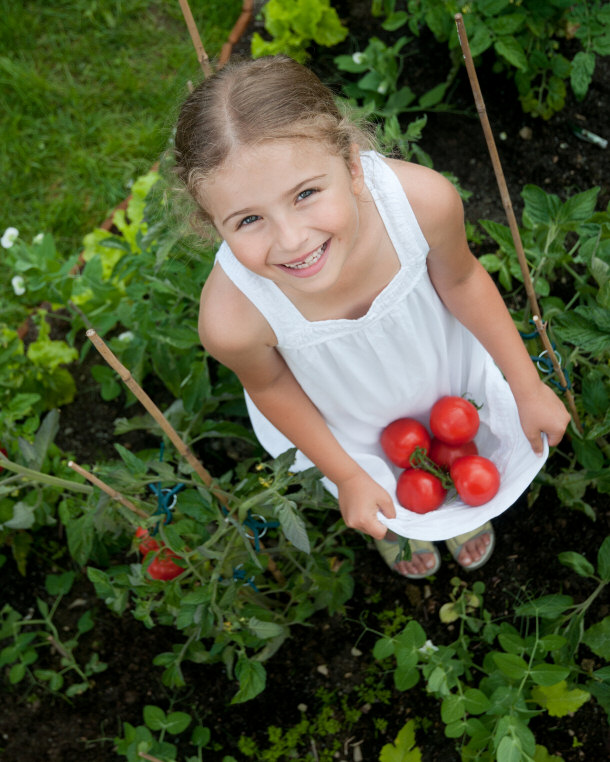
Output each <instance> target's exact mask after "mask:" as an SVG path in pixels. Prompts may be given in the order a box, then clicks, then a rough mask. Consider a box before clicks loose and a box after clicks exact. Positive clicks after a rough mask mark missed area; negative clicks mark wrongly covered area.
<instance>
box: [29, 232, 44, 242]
mask: <svg viewBox="0 0 610 762" xmlns="http://www.w3.org/2000/svg"><path fill="white" fill-rule="evenodd" d="M43 238H44V233H38V235H35V236H34V238H32V243H42V239H43Z"/></svg>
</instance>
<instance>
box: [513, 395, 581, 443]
mask: <svg viewBox="0 0 610 762" xmlns="http://www.w3.org/2000/svg"><path fill="white" fill-rule="evenodd" d="M517 407H518V408H519V418H520V420H521V426H522V427H523V431H524V433H525V436H526V437H527V438H528V440H529V442H530V444H531V446H532V449H533V451H534V452H535V453H536V454H537V455H542V452H543V449H544V447H543V444H542V437H541V433H542V432H544V433H545V434H546V435H547V438H548V440H549V446H550V447H554V446H555V445H558V444H559V442H561V439H562V437H563V435H564V432H565V430H566V428H567V425H568V423H569V422H570V414H569V413H568V411H567V410H566V408H565V406H564V404H563V402H562V401H561V400H560V399H559V397H558V396H557V395H556V394H555V392H554V391H553V390H552V389H551V387H550V386H547V385H546V384H545V383H543V382H542V381H539V383H538V385H537V386H535V387H534V388H533V389H532V390H531V391H530V392H528V394H526V395H524V396H523V397H520V398H518V399H517Z"/></svg>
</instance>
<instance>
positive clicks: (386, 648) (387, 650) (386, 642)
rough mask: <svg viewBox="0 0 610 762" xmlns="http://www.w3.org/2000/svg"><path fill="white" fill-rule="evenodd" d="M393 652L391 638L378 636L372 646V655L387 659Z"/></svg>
mask: <svg viewBox="0 0 610 762" xmlns="http://www.w3.org/2000/svg"><path fill="white" fill-rule="evenodd" d="M393 653H394V641H393V640H392V638H380V639H379V640H378V641H377V642H376V643H375V645H374V647H373V656H374V657H375V658H376V659H379V660H380V661H381V660H382V659H387V658H388V657H389V656H392V654H393Z"/></svg>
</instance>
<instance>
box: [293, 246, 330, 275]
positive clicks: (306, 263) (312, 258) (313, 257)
mask: <svg viewBox="0 0 610 762" xmlns="http://www.w3.org/2000/svg"><path fill="white" fill-rule="evenodd" d="M325 249H326V243H323V244H322V246H320V248H319V249H316V250H315V251H314V252H312V253H311V254H310V255H309V256H308V257H307V258H306V259H304V260H303V261H302V262H298V263H297V264H295V265H284V267H289V268H290V269H291V270H304V269H305V268H306V267H311V266H312V265H315V263H316V262H317V261H318V259H320V257H321V256H322V254H324V251H325Z"/></svg>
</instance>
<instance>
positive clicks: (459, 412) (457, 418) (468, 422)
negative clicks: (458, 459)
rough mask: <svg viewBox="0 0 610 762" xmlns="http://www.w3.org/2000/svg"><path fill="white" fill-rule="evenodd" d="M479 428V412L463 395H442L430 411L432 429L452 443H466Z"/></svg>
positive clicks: (437, 436) (446, 441) (437, 435)
mask: <svg viewBox="0 0 610 762" xmlns="http://www.w3.org/2000/svg"><path fill="white" fill-rule="evenodd" d="M478 430H479V413H478V412H477V409H476V407H475V406H474V405H473V404H472V402H469V401H468V400H465V399H464V398H463V397H441V398H440V400H438V401H437V402H435V403H434V405H433V406H432V410H431V411H430V431H431V432H432V433H433V434H434V436H435V437H436V438H437V439H440V440H441V441H442V442H445V443H446V444H450V445H459V444H466V442H470V441H471V440H473V439H474V437H475V434H476V433H477V431H478Z"/></svg>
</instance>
